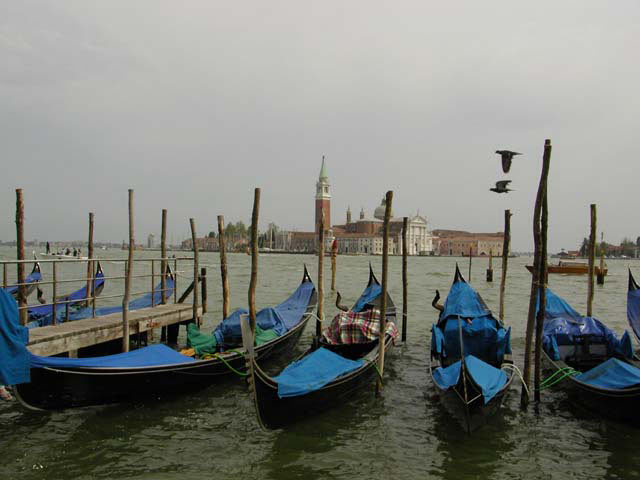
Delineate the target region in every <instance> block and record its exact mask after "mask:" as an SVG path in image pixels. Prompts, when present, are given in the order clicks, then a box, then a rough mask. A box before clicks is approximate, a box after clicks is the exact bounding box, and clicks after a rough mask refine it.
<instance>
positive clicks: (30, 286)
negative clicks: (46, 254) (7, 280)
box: [5, 262, 42, 298]
mask: <svg viewBox="0 0 640 480" xmlns="http://www.w3.org/2000/svg"><path fill="white" fill-rule="evenodd" d="M40 280H42V272H41V271H40V264H39V263H38V262H35V263H34V264H33V269H32V270H31V273H30V274H29V275H28V276H27V278H25V279H24V283H25V284H26V285H25V287H26V290H27V291H26V295H27V297H28V296H29V295H31V294H32V293H33V291H34V290H35V289H36V283H38V282H39V281H40ZM5 291H7V292H8V293H10V294H11V295H13V296H14V297H16V298H17V296H18V291H19V287H18V285H11V286H9V287H7V288H5Z"/></svg>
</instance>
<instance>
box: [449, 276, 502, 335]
mask: <svg viewBox="0 0 640 480" xmlns="http://www.w3.org/2000/svg"><path fill="white" fill-rule="evenodd" d="M483 316H491V311H490V310H489V309H488V308H487V306H486V305H485V303H484V301H483V300H482V298H481V297H480V295H478V293H477V292H476V291H475V290H474V289H473V288H472V287H471V285H469V284H468V283H466V282H461V281H458V282H454V283H453V285H452V286H451V290H449V294H448V295H447V300H446V302H445V303H444V310H443V311H442V312H441V313H440V319H439V320H438V325H439V326H440V327H441V328H442V324H443V323H445V322H446V321H447V320H448V319H449V318H458V317H461V318H477V317H483Z"/></svg>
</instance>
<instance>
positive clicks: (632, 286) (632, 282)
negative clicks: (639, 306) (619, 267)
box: [629, 267, 640, 292]
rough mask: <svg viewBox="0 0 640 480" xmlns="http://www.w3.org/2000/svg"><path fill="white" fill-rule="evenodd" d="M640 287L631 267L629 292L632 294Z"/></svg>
mask: <svg viewBox="0 0 640 480" xmlns="http://www.w3.org/2000/svg"><path fill="white" fill-rule="evenodd" d="M639 288H640V286H638V284H637V282H636V279H635V278H633V274H632V273H631V267H629V291H630V292H632V291H634V290H638V289H639Z"/></svg>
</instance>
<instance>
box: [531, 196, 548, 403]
mask: <svg viewBox="0 0 640 480" xmlns="http://www.w3.org/2000/svg"><path fill="white" fill-rule="evenodd" d="M547 191H548V189H547V186H546V185H545V187H544V197H542V214H541V217H540V227H541V228H540V272H539V273H538V295H539V297H540V306H539V308H538V314H537V316H536V346H535V348H536V350H535V357H534V375H533V389H534V399H535V401H536V402H539V401H540V386H541V383H542V331H543V328H544V314H545V311H546V309H547V278H548V277H547V269H548V265H547V229H548V226H549V208H548V204H547Z"/></svg>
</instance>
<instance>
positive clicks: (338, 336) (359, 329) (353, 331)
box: [323, 309, 398, 345]
mask: <svg viewBox="0 0 640 480" xmlns="http://www.w3.org/2000/svg"><path fill="white" fill-rule="evenodd" d="M379 334H380V310H377V309H371V310H367V311H365V312H357V313H356V312H353V311H351V310H349V311H348V312H340V313H339V314H338V315H336V316H335V317H334V318H333V320H332V321H331V325H329V327H328V328H327V329H326V330H325V331H324V333H323V337H324V338H325V340H327V342H329V343H331V344H333V345H337V344H343V345H348V344H352V343H367V342H371V341H373V340H378V337H379ZM386 334H387V335H390V336H391V337H392V338H394V339H395V338H397V337H398V328H397V327H396V324H395V323H394V322H387V326H386Z"/></svg>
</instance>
